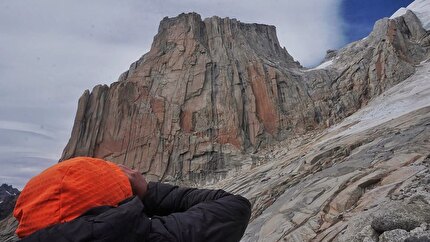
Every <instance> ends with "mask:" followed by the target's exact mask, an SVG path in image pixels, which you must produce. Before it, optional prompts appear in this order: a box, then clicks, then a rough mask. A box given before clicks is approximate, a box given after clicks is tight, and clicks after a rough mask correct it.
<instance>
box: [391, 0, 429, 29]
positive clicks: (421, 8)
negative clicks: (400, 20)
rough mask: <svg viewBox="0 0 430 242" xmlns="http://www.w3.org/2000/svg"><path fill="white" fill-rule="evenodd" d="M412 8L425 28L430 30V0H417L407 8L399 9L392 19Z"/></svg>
mask: <svg viewBox="0 0 430 242" xmlns="http://www.w3.org/2000/svg"><path fill="white" fill-rule="evenodd" d="M408 9H409V10H411V11H412V12H414V13H415V15H417V17H418V18H419V20H420V21H421V24H422V26H423V28H424V29H426V30H430V1H429V0H415V1H413V2H412V3H411V4H409V6H407V7H406V8H400V9H399V10H397V11H396V12H395V13H394V14H393V15H392V16H391V17H390V19H393V18H397V17H400V16H402V15H403V14H405V13H406V11H407V10H408Z"/></svg>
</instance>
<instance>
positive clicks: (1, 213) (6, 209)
mask: <svg viewBox="0 0 430 242" xmlns="http://www.w3.org/2000/svg"><path fill="white" fill-rule="evenodd" d="M19 193H20V192H19V190H18V189H16V188H13V187H12V186H10V185H7V184H2V185H1V186H0V220H2V219H4V218H6V217H7V216H8V215H9V214H10V213H11V212H12V211H13V208H14V207H15V202H16V199H17V198H18V195H19Z"/></svg>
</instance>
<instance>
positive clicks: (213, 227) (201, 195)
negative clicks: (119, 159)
mask: <svg viewBox="0 0 430 242" xmlns="http://www.w3.org/2000/svg"><path fill="white" fill-rule="evenodd" d="M148 186H149V187H148V195H147V196H146V197H145V198H144V200H143V203H144V205H145V212H146V213H147V214H148V215H149V216H152V220H151V226H150V227H151V229H150V233H149V238H148V241H190V242H192V241H223V242H227V241H239V240H240V238H241V237H242V235H243V233H244V232H245V229H246V226H247V225H248V221H249V218H250V215H251V204H250V203H249V201H248V200H247V199H246V198H244V197H242V196H239V195H232V194H230V193H228V192H225V191H223V190H207V189H196V188H182V187H177V186H172V185H168V184H162V183H149V185H148Z"/></svg>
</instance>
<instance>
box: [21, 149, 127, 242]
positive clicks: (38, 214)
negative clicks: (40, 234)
mask: <svg viewBox="0 0 430 242" xmlns="http://www.w3.org/2000/svg"><path fill="white" fill-rule="evenodd" d="M132 195H133V192H132V189H131V185H130V182H129V180H128V178H127V176H126V175H125V174H124V173H123V172H122V171H121V169H120V168H119V167H118V166H117V165H115V164H114V163H111V162H108V161H104V160H101V159H95V158H89V157H77V158H73V159H70V160H66V161H62V162H60V163H58V164H56V165H54V166H52V167H50V168H48V169H46V170H45V171H43V172H42V173H40V174H39V175H37V176H35V177H33V178H32V179H31V180H30V181H29V182H28V183H27V185H26V186H25V187H24V189H23V190H22V192H21V194H20V196H19V198H18V201H17V202H16V206H15V210H14V211H13V215H14V216H15V218H16V219H17V220H18V222H19V225H18V229H17V230H16V234H17V235H18V236H19V237H20V238H22V237H25V236H28V235H30V234H32V233H34V232H36V231H37V230H40V229H43V228H46V227H48V226H50V225H54V224H58V223H65V222H69V221H71V220H73V219H75V218H77V217H79V216H80V215H82V214H83V213H85V212H86V211H87V210H89V209H91V208H94V207H97V206H103V205H108V206H117V205H118V203H119V202H121V201H122V200H124V199H126V198H128V197H130V196H132Z"/></svg>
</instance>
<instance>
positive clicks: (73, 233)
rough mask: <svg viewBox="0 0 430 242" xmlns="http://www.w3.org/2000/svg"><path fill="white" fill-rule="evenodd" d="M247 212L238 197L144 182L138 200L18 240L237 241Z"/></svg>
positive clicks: (248, 207) (247, 206) (246, 203)
mask: <svg viewBox="0 0 430 242" xmlns="http://www.w3.org/2000/svg"><path fill="white" fill-rule="evenodd" d="M250 214H251V204H250V203H249V201H248V200H247V199H246V198H244V197H242V196H238V195H232V194H230V193H227V192H225V191H223V190H207V189H195V188H182V187H178V186H172V185H168V184H162V183H152V182H150V183H149V184H148V193H147V195H146V196H145V198H144V200H143V201H142V200H140V199H139V198H137V197H131V198H129V199H126V200H125V201H123V202H121V203H120V204H119V206H118V207H109V206H103V207H96V208H93V209H91V210H89V211H88V212H86V213H85V214H83V215H82V216H80V217H78V218H76V219H74V220H73V221H70V222H68V223H63V224H57V225H53V226H51V227H48V228H45V229H41V230H39V231H37V232H35V233H33V234H31V235H30V236H27V237H26V238H24V239H22V240H21V241H22V242H36V241H55V242H63V241H64V242H66V241H68V242H77V241H79V242H83V241H100V242H101V241H104V242H108V241H112V242H134V241H151V242H153V241H187V242H193V241H222V242H228V241H239V240H240V238H241V237H242V235H243V233H244V232H245V229H246V226H247V225H248V221H249V218H250Z"/></svg>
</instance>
